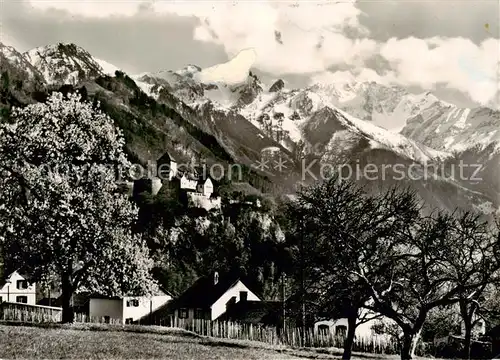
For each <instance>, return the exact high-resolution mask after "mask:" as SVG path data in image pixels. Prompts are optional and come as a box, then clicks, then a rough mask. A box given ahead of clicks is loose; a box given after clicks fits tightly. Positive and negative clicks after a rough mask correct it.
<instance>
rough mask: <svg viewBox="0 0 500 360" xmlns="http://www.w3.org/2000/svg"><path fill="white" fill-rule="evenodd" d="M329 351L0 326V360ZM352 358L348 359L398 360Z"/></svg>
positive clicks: (104, 329) (131, 329) (334, 353)
mask: <svg viewBox="0 0 500 360" xmlns="http://www.w3.org/2000/svg"><path fill="white" fill-rule="evenodd" d="M339 355H340V350H339V349H337V350H335V349H332V350H330V351H328V352H325V350H323V351H311V350H305V349H304V350H292V349H284V348H282V349H280V348H277V347H273V346H271V345H265V344H261V343H256V342H245V341H237V340H222V339H214V338H207V337H201V336H198V335H196V334H193V333H190V332H187V331H183V330H176V329H168V328H160V327H146V326H136V327H135V326H126V327H123V326H110V325H68V326H61V325H53V326H44V327H39V326H37V327H30V326H14V325H0V359H15V358H17V359H20V358H23V359H26V358H30V359H34V358H37V359H56V358H57V359H62V358H64V359H153V358H156V359H159V358H161V359H176V360H188V359H190V360H191V359H192V360H195V359H203V360H205V359H206V360H212V359H213V360H215V359H231V360H233V359H234V360H240V359H241V360H252V359H255V360H269V359H276V360H288V359H290V360H293V359H304V358H309V359H340V356H339ZM397 358H398V357H396V356H388V355H370V354H357V355H356V356H355V357H354V358H353V360H361V359H397Z"/></svg>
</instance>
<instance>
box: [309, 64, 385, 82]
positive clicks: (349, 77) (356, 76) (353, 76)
mask: <svg viewBox="0 0 500 360" xmlns="http://www.w3.org/2000/svg"><path fill="white" fill-rule="evenodd" d="M372 81H374V82H376V83H379V84H382V85H389V84H391V83H392V82H394V73H393V72H388V73H386V74H384V75H383V76H381V75H379V74H378V73H377V72H376V71H375V70H373V69H368V68H363V69H355V70H351V71H349V70H344V71H326V72H321V73H317V74H314V75H313V76H311V79H310V85H313V84H334V83H335V84H352V83H357V82H372Z"/></svg>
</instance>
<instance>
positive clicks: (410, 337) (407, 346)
mask: <svg viewBox="0 0 500 360" xmlns="http://www.w3.org/2000/svg"><path fill="white" fill-rule="evenodd" d="M421 329H422V327H420V329H415V328H413V329H412V330H411V331H406V332H405V333H404V335H403V347H402V348H401V360H411V359H413V358H414V356H415V350H416V349H417V344H418V340H419V339H420V330H421Z"/></svg>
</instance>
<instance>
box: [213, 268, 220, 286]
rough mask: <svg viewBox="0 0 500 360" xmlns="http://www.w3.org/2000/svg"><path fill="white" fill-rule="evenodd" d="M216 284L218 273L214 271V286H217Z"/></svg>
mask: <svg viewBox="0 0 500 360" xmlns="http://www.w3.org/2000/svg"><path fill="white" fill-rule="evenodd" d="M218 282H219V273H218V272H217V271H216V272H215V273H214V285H217V283H218Z"/></svg>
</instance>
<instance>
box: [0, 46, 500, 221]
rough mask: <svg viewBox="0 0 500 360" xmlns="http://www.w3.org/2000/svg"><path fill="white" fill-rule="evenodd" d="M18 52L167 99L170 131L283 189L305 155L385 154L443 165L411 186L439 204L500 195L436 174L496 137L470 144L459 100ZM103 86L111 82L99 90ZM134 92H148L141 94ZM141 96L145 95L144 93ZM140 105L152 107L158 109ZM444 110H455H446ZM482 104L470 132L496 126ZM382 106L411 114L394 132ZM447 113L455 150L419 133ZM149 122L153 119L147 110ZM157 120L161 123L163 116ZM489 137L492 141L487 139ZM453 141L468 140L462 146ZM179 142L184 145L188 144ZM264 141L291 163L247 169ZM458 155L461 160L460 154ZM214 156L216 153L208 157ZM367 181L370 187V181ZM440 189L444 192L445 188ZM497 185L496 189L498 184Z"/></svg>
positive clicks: (66, 49)
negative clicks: (225, 79)
mask: <svg viewBox="0 0 500 360" xmlns="http://www.w3.org/2000/svg"><path fill="white" fill-rule="evenodd" d="M4 48H5V47H3V48H2V49H4ZM2 51H3V50H2ZM9 51H11V52H12V50H9ZM4 52H7V50H5V51H4ZM3 56H4V57H5V55H3ZM23 56H25V58H24V60H26V61H28V63H29V64H30V65H26V67H27V69H32V68H33V69H36V70H37V71H38V74H39V75H38V76H40V75H41V77H42V78H43V79H44V82H45V83H46V84H47V86H48V87H50V86H55V85H64V84H69V85H73V86H77V85H78V86H83V85H85V86H88V87H89V88H92V87H96V89H94V90H93V91H92V96H94V95H95V94H96V93H104V92H105V91H111V93H109V94H108V95H109V96H111V98H109V99H108V100H110V101H112V102H115V103H117V104H122V105H121V106H125V107H129V108H130V104H129V102H131V101H134V103H135V102H136V101H139V100H137V99H142V100H140V102H143V103H151V104H154V105H150V106H153V107H154V108H157V107H159V106H165V105H166V106H167V109H172V110H173V111H174V113H175V114H178V115H175V116H178V117H180V118H181V119H183V120H182V121H181V120H178V121H177V123H176V125H175V126H176V129H177V127H178V126H181V128H179V129H182V128H186V129H191V130H189V131H191V133H192V134H197V135H196V136H198V137H199V136H201V135H200V134H206V136H210V137H212V140H210V141H209V142H208V143H206V141H205V140H203V141H205V143H206V144H216V143H217V144H218V145H217V146H220V147H221V148H223V149H224V150H223V151H224V152H226V153H228V154H230V157H231V158H232V159H233V160H234V161H235V162H236V163H241V164H244V165H245V166H246V167H247V168H249V169H250V168H253V171H254V172H257V173H260V174H261V175H262V176H264V177H267V178H269V179H271V180H270V181H271V182H272V183H274V184H279V185H280V186H283V189H288V190H285V192H290V191H291V189H293V187H294V186H295V184H297V183H298V182H301V181H303V179H302V178H303V175H304V174H303V168H304V166H303V162H304V161H306V160H307V161H309V162H315V161H316V162H317V165H315V166H314V167H313V169H314V171H316V173H318V171H319V170H320V168H321V166H323V165H325V164H326V165H328V164H334V163H335V164H337V165H341V164H342V163H344V164H348V163H353V164H354V163H355V162H356V161H357V162H365V163H369V162H372V163H373V164H378V165H384V164H385V163H384V161H386V162H388V163H389V164H391V162H392V164H395V163H398V162H401V163H405V164H406V165H409V164H412V163H416V164H420V165H426V164H428V163H431V164H444V166H447V168H446V169H445V170H444V171H441V172H440V173H439V174H437V173H436V174H435V175H436V179H434V180H426V181H420V182H418V184H416V183H415V184H413V183H411V184H410V183H408V184H410V185H411V186H415V187H416V188H418V189H419V190H418V191H420V192H421V193H422V194H423V198H426V199H428V201H430V202H431V203H433V202H434V203H437V204H440V203H446V204H447V205H446V207H448V208H453V207H454V206H455V205H457V204H458V205H460V206H466V203H467V202H470V201H472V202H473V203H474V204H476V205H474V206H476V207H484V206H485V205H484V204H491V206H490V208H492V209H493V210H492V211H494V210H495V209H497V208H498V207H499V203H500V197H498V198H495V197H496V196H497V195H498V194H500V189H498V191H497V190H495V191H493V192H490V191H489V190H488V191H486V190H485V189H484V188H483V187H484V186H478V185H477V184H471V183H470V181H461V180H456V179H455V180H453V181H446V179H444V178H443V176H444V173H445V172H447V171H448V170H449V168H450V166H451V165H452V164H454V163H453V162H454V161H455V160H457V159H459V158H460V154H462V155H463V154H467V156H468V159H469V160H471V161H472V160H475V159H477V158H478V157H484V156H486V155H487V154H485V153H484V151H485V150H484V149H491V148H493V149H496V147H495V146H496V145H495V144H496V141H497V138H496V137H494V136H493V137H492V138H491V139H488V138H485V137H484V136H483V137H482V138H481V139H480V140H481V141H483V143H484V149H482V150H481V151H479V152H477V151H475V149H477V146H478V145H477V142H471V141H470V140H471V137H472V138H473V136H471V134H470V132H471V131H472V132H474V130H471V129H470V127H469V126H468V121H469V116H471V114H475V113H476V110H474V109H472V110H469V111H468V113H467V116H465V120H463V118H464V113H465V112H466V110H460V109H459V110H456V109H458V107H456V106H455V105H452V104H449V103H446V102H444V101H441V100H439V99H438V98H437V97H435V96H434V95H433V94H431V93H423V94H420V95H414V94H410V93H409V92H408V91H406V90H404V89H401V88H397V87H387V86H384V85H380V84H376V83H360V84H351V85H349V86H346V85H345V84H333V85H331V86H325V85H319V84H316V85H311V86H309V87H306V88H304V89H287V88H286V86H285V84H284V83H283V84H278V85H277V86H274V87H273V86H271V87H266V86H265V85H264V84H262V82H261V81H260V80H259V79H258V77H256V76H255V75H253V74H252V73H251V72H250V73H249V74H248V76H247V77H246V78H245V79H242V80H241V81H240V82H237V83H231V84H224V83H222V82H213V81H210V83H208V84H207V83H203V82H202V81H201V80H200V76H199V75H198V74H199V73H200V72H202V71H203V69H201V68H199V67H197V66H195V65H189V66H187V67H185V68H184V69H180V70H177V71H161V72H157V73H142V74H138V75H131V76H130V77H129V76H127V75H126V74H124V73H123V72H121V71H119V69H118V68H117V67H116V66H114V65H112V64H110V63H107V62H106V61H105V60H100V59H96V58H94V57H93V56H92V55H91V54H90V53H88V52H87V51H86V50H84V49H82V48H80V47H78V46H77V45H74V44H57V45H49V46H47V47H41V48H37V49H33V50H30V51H28V52H26V55H23ZM11 57H12V56H11ZM5 58H6V57H5ZM8 61H10V60H8ZM10 62H11V63H10V64H9V66H10V67H15V66H18V67H22V64H23V58H21V59H18V61H17V62H16V64H17V65H16V64H13V63H12V61H10ZM117 76H119V77H120V79H122V80H120V81H122V82H123V81H125V83H126V82H128V81H131V82H132V83H134V85H133V86H132V84H130V86H131V87H130V88H129V89H128V90H127V91H126V92H127V93H128V95H123V94H122V93H121V91H122V90H123V89H122V90H119V88H120V86H121V85H120V86H118V85H117V84H115V82H116V81H115V80H113V79H114V78H116V77H117ZM96 79H97V81H98V83H97V85H96V84H95V81H96ZM103 79H104V80H103ZM127 79H129V80H127ZM273 85H274V84H273ZM117 86H118V88H117ZM134 86H135V87H137V89H135V87H134ZM106 87H108V88H109V89H107V90H106ZM271 88H272V89H271ZM271 90H272V91H271ZM141 93H144V94H145V96H146V97H145V98H143V97H142V95H141ZM120 94H121V95H120ZM148 96H149V97H151V99H152V100H147V97H148ZM114 106H117V105H114ZM134 106H135V105H134ZM140 106H142V107H140V108H141V109H143V110H140V111H145V110H144V109H145V108H144V106H143V105H140ZM134 109H135V108H134ZM114 111H116V110H114ZM137 111H138V110H134V112H135V115H134V116H135V117H136V118H137V116H139V117H140V116H143V115H141V114H142V113H140V112H139V113H137ZM147 111H152V112H153V113H154V112H155V111H157V110H153V109H149V110H147ZM169 111H170V110H169ZM450 111H454V112H456V113H457V114H458V115H457V116H451V115H449V112H450ZM487 111H489V110H488V109H487V110H484V109H483V110H481V109H480V110H477V112H479V113H481V114H483V115H482V116H483V117H484V118H481V119H478V124H477V126H476V128H477V129H480V130H481V129H482V130H481V131H483V130H484V128H482V127H481V125H483V127H484V125H485V124H490V126H495V124H497V123H496V118H495V116H496V115H497V113H496V112H494V110H491V111H493V112H491V113H489V112H487ZM384 112H385V113H386V115H387V114H389V115H388V116H387V118H390V116H394V117H398V118H399V119H401V117H402V116H409V118H407V119H406V120H407V121H406V122H407V124H406V126H405V127H404V128H403V130H402V131H401V134H398V133H394V132H391V131H389V130H386V129H384V128H382V127H380V126H377V125H376V122H377V121H376V120H377V119H376V118H377V116H380V114H382V113H384ZM353 113H354V114H357V115H361V116H356V115H353ZM172 114H173V113H172ZM377 114H378V115H377ZM448 115H449V117H450V118H451V119H452V120H453V121H454V123H455V127H454V128H455V130H456V133H453V134H451V133H450V134H449V136H452V135H453V136H455V138H456V141H455V145H454V146H455V147H446V146H439V143H438V145H436V141H437V140H435V139H431V140H429V139H430V138H431V137H430V135H429V133H430V131H431V130H429V131H426V132H424V130H425V126H424V125H425V124H426V123H430V124H433V126H434V127H432V128H433V129H434V131H435V128H437V127H439V126H440V125H439V124H440V123H441V125H442V124H443V122H442V121H441V122H440V121H439V119H442V118H443V117H444V116H448ZM127 116H128V115H127ZM147 116H151V114H150V115H147ZM162 116H163V115H162ZM488 116H489V117H490V118H488ZM360 117H363V118H364V119H363V118H360ZM148 121H150V122H151V123H155V122H156V123H158V122H157V121H156V120H155V119H154V115H153V117H152V118H151V119H150V120H148ZM164 121H167V120H164ZM167 122H168V121H167ZM457 123H458V126H456V124H457ZM182 124H183V125H182ZM123 126H128V125H127V124H124V125H123ZM155 126H160V127H161V125H160V123H158V125H155ZM172 126H173V125H172ZM460 126H462V127H460ZM477 129H476V130H477ZM189 131H188V132H189ZM175 133H177V130H176V131H175ZM179 134H180V133H179ZM464 134H465V135H464ZM163 136H165V134H164V135H163ZM203 136H204V137H205V138H206V139H208V138H207V137H206V136H205V135H203ZM202 138H203V137H201V138H199V139H202ZM186 139H187V138H186ZM489 140H491V142H488V141H489ZM169 141H170V142H172V141H173V140H172V139H171V140H169ZM182 141H184V140H182ZM448 141H449V140H448ZM457 143H458V144H466V146H462V147H460V146H459V145H457ZM469 143H470V146H469V145H468V144H469ZM181 145H182V147H183V148H185V149H186V151H187V149H188V148H189V146H190V145H187V144H181ZM201 146H204V145H201ZM158 148H161V144H158ZM198 148H199V146H198ZM268 148H277V149H278V150H279V156H280V157H283V158H284V159H285V160H286V161H287V162H288V169H285V170H284V171H283V169H280V170H279V171H276V169H272V168H269V169H256V168H255V167H254V166H253V165H254V164H255V163H256V162H258V161H259V160H261V158H262V156H263V152H264V150H266V149H268ZM457 149H458V153H459V154H458V155H459V156H457ZM146 150H147V149H146ZM494 151H496V150H493V152H492V153H491V155H492V156H494V155H495V153H494ZM188 152H189V151H188ZM471 154H472V155H471ZM190 156H195V155H193V154H191V155H190ZM211 156H212V155H211ZM462 157H463V158H465V155H463V156H462ZM214 160H216V159H215V158H213V161H214ZM488 166H490V168H488V169H487V170H488V171H487V172H488V174H490V178H488V180H489V181H494V179H493V178H492V175H491V174H495V171H496V168H495V167H494V164H493V163H491V164H489V165H488ZM365 183H367V182H366V181H365ZM369 184H370V186H375V185H374V184H375V183H369ZM391 184H392V185H394V183H391V182H390V181H389V182H385V183H380V184H378V185H377V186H386V187H387V186H389V185H391ZM405 184H406V183H405ZM408 184H407V185H408ZM426 184H427V185H426ZM398 185H401V184H399V183H398ZM432 187H434V188H439V189H440V190H439V191H437V192H436V194H434V196H433V194H432V191H430V192H429V190H428V189H429V188H432ZM443 187H445V188H447V190H442V189H441V188H443ZM426 188H427V190H426ZM494 188H495V189H496V187H495V186H494ZM443 189H444V188H443ZM424 193H425V194H424ZM441 193H442V194H441ZM450 194H453V195H452V196H456V197H457V199H456V201H455V202H456V204H455V203H454V202H453V201H451V202H450V199H446V197H450ZM433 197H435V198H436V199H433ZM486 207H488V206H486Z"/></svg>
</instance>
